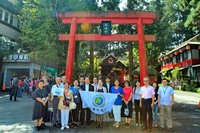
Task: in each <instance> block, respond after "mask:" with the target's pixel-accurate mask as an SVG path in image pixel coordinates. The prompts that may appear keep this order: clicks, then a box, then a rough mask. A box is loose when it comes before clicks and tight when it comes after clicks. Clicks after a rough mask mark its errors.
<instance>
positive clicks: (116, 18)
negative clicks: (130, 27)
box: [54, 11, 156, 24]
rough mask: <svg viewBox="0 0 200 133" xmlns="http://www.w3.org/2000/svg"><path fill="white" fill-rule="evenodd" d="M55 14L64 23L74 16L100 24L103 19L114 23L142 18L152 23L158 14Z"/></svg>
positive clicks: (130, 21) (123, 22)
mask: <svg viewBox="0 0 200 133" xmlns="http://www.w3.org/2000/svg"><path fill="white" fill-rule="evenodd" d="M54 16H55V17H56V18H57V19H61V20H62V22H63V23H64V24H70V23H71V20H72V18H76V19H77V21H76V22H77V23H78V24H80V23H85V22H87V23H91V24H100V23H101V22H102V21H112V24H137V22H138V18H141V19H142V21H143V24H152V23H153V20H155V19H156V15H155V14H154V13H152V12H137V11H129V12H56V13H55V14H54Z"/></svg>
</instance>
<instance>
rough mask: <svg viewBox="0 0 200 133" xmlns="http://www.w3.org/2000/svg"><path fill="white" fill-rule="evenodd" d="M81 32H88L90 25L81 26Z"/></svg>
mask: <svg viewBox="0 0 200 133" xmlns="http://www.w3.org/2000/svg"><path fill="white" fill-rule="evenodd" d="M81 30H82V31H83V32H89V31H90V30H91V25H90V24H89V23H83V24H81Z"/></svg>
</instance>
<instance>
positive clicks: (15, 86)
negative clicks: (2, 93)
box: [10, 75, 19, 101]
mask: <svg viewBox="0 0 200 133" xmlns="http://www.w3.org/2000/svg"><path fill="white" fill-rule="evenodd" d="M18 81H19V79H18V75H16V76H15V77H14V78H13V81H12V91H11V94H10V101H12V97H13V95H14V101H17V91H18Z"/></svg>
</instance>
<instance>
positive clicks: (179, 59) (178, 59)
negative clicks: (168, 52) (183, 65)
mask: <svg viewBox="0 0 200 133" xmlns="http://www.w3.org/2000/svg"><path fill="white" fill-rule="evenodd" d="M180 61H181V58H180V54H178V55H177V56H176V63H178V62H180Z"/></svg>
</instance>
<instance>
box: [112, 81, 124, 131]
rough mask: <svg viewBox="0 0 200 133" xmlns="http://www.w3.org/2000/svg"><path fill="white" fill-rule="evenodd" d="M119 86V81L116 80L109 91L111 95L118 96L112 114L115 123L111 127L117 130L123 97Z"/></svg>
mask: <svg viewBox="0 0 200 133" xmlns="http://www.w3.org/2000/svg"><path fill="white" fill-rule="evenodd" d="M119 84H120V82H119V80H118V79H116V80H115V82H114V86H113V87H112V88H111V91H110V92H111V93H115V94H118V96H117V98H116V100H115V102H114V105H113V114H114V119H115V121H116V123H115V124H114V125H113V127H116V128H119V122H120V121H121V107H122V98H123V95H124V91H123V89H122V87H121V86H120V85H119Z"/></svg>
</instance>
